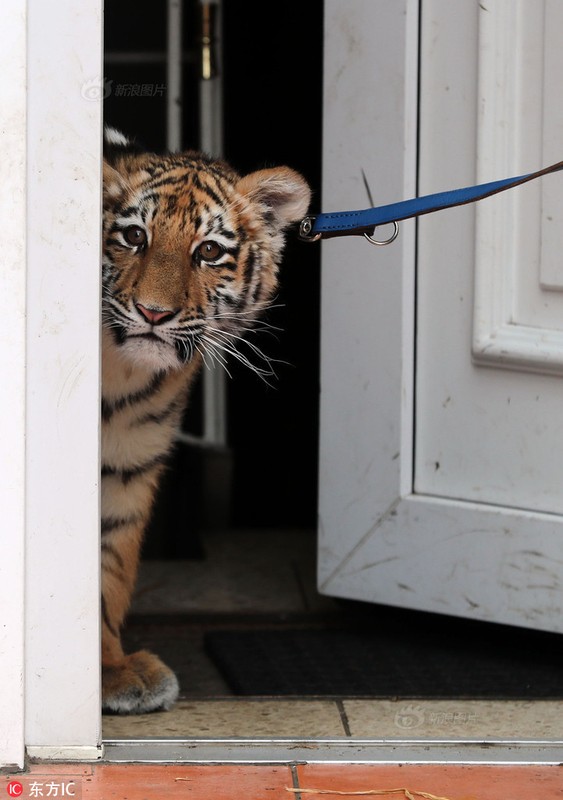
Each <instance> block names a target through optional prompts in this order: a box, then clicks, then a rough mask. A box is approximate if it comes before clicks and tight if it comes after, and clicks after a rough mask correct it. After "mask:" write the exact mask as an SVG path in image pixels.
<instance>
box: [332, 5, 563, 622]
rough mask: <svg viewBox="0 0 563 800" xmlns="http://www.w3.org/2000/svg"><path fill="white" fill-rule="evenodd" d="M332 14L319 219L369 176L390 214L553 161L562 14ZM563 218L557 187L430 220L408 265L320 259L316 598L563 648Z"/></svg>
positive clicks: (550, 183) (409, 8) (492, 9)
mask: <svg viewBox="0 0 563 800" xmlns="http://www.w3.org/2000/svg"><path fill="white" fill-rule="evenodd" d="M327 5H328V8H327V50H326V62H327V68H326V77H325V81H326V83H325V101H327V100H328V101H329V102H328V103H327V105H326V108H327V118H326V133H325V137H326V138H325V154H324V158H325V162H324V163H325V197H324V206H325V208H326V210H331V209H332V210H335V209H337V208H341V209H344V208H362V207H365V206H366V205H367V203H366V202H365V200H366V198H365V197H364V198H362V197H361V194H360V187H361V181H360V180H359V179H358V174H359V170H360V167H363V169H364V171H365V172H366V175H367V177H368V179H369V180H370V182H371V183H372V191H373V193H374V201H375V202H376V203H378V202H379V203H386V202H394V201H395V200H398V199H402V198H403V197H405V198H406V197H410V196H412V195H413V194H414V193H415V191H418V193H419V194H426V193H429V192H433V191H440V190H443V189H448V188H455V187H458V186H464V185H470V184H473V183H476V182H481V181H486V180H493V179H496V178H500V177H507V176H509V175H517V174H521V173H523V172H528V171H532V170H533V169H536V168H539V167H540V166H542V165H544V164H545V165H547V164H549V163H551V162H553V161H557V160H560V159H561V158H562V156H563V103H562V100H561V93H560V91H558V80H559V76H560V74H561V66H562V65H561V54H560V48H558V41H559V40H560V34H561V31H563V9H561V7H560V3H558V2H557V0H545V1H544V2H530V0H518V1H517V0H495V2H494V3H487V2H484V3H473V2H460V3H455V4H454V3H451V2H449V0H425V2H424V4H422V11H421V12H420V15H421V18H420V20H418V3H417V2H416V1H415V0H413V1H412V2H409V0H404V2H401V3H395V2H392V1H391V0H390V1H389V2H380V3H376V4H370V3H362V2H354V3H353V4H346V19H345V20H344V14H343V13H341V12H340V11H339V8H338V4H337V3H336V2H329V3H328V4H327ZM370 14H371V17H370ZM339 17H341V18H340V19H339ZM418 23H420V71H419V74H418V75H417V62H416V44H417V38H416V33H417V30H418ZM354 71H357V74H356V75H353V74H352V73H354ZM418 81H420V95H419V98H420V99H419V102H420V105H419V107H418V120H419V130H418V137H419V138H418V166H417V168H415V166H414V161H415V155H416V153H417V149H416V147H417V143H416V137H415V135H414V132H413V127H414V126H415V124H416V121H417V106H416V100H415V97H416V87H417V84H418ZM416 172H418V187H416V186H415V173H416ZM354 183H355V184H356V185H355V186H354ZM562 216H563V181H562V179H561V176H560V175H559V176H552V177H550V178H546V179H543V181H542V182H539V181H538V182H535V183H533V184H530V185H528V186H526V187H521V188H519V189H516V190H512V191H511V192H509V193H507V194H505V195H501V196H499V197H496V198H491V199H489V200H486V201H482V202H481V203H480V204H479V205H478V206H477V207H474V206H466V207H462V208H459V209H456V210H452V211H447V212H441V213H439V214H435V215H431V216H429V217H424V218H422V219H421V220H420V221H419V223H418V233H417V236H416V259H415V247H414V241H415V225H414V223H412V222H411V223H406V224H404V225H403V226H402V238H401V239H400V241H398V242H397V243H395V244H394V245H391V246H390V247H388V248H385V250H384V251H383V252H381V251H380V250H376V249H375V248H370V246H369V245H368V244H367V243H364V242H362V241H361V240H358V241H352V240H341V241H340V240H339V241H334V240H331V241H328V242H327V243H325V244H324V245H323V247H324V252H323V340H322V382H321V383H322V400H321V472H320V529H319V584H320V588H321V591H323V592H324V593H326V594H329V595H334V596H340V597H349V598H356V599H361V600H367V601H371V602H377V603H383V604H390V605H396V606H402V607H407V608H416V609H424V610H430V611H437V612H442V613H448V614H454V615H460V616H465V617H472V618H476V619H483V620H493V621H497V622H505V623H511V624H517V625H523V626H529V627H534V628H540V629H546V630H554V631H562V630H563V614H562V613H561V612H562V610H563V458H562V454H563V407H562V403H561V400H562V398H563V391H562V383H561V376H562V374H563V295H562V294H561V290H562V289H563V261H562V259H561V253H563V247H562V245H563V241H562V240H561V239H562V234H563V229H562V226H561V221H562V219H561V218H562ZM415 262H416V263H415ZM415 271H416V283H415ZM415 285H416V292H415Z"/></svg>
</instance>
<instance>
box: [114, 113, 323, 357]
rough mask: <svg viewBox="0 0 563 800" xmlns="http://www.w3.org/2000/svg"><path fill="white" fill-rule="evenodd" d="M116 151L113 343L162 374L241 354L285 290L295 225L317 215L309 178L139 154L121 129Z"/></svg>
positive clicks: (193, 157) (283, 170) (189, 156)
mask: <svg viewBox="0 0 563 800" xmlns="http://www.w3.org/2000/svg"><path fill="white" fill-rule="evenodd" d="M106 145H107V147H106V157H105V160H104V243H103V250H104V253H103V281H102V285H103V325H104V327H105V328H106V330H107V331H108V332H109V333H110V335H111V339H112V341H113V344H114V345H115V346H116V347H117V348H118V349H119V352H120V353H121V354H122V355H123V356H124V357H125V358H126V359H127V360H129V361H131V362H132V363H135V364H138V365H140V366H144V367H147V368H149V369H154V370H162V369H175V368H180V367H182V366H183V365H184V364H186V363H188V362H190V361H191V360H192V359H193V358H194V356H196V355H197V354H198V353H199V354H201V355H203V357H204V358H205V354H206V353H208V354H209V355H210V356H211V357H212V358H213V356H217V357H218V358H219V355H220V354H222V353H225V352H229V351H232V350H233V349H235V350H236V346H235V338H236V337H237V336H239V334H240V332H241V331H243V330H244V329H245V328H247V327H249V326H250V324H251V323H252V320H253V319H254V317H255V316H256V315H257V314H258V313H259V312H260V311H261V310H262V309H264V307H265V306H266V305H267V303H268V301H269V300H270V298H271V296H272V293H273V292H274V290H275V288H276V274H277V264H278V262H279V259H280V256H281V252H282V249H283V244H284V230H285V228H286V227H287V226H288V225H289V224H290V223H292V222H294V221H296V220H298V219H300V218H301V217H303V216H304V215H305V214H306V212H307V207H308V204H309V197H310V192H309V188H308V186H307V184H306V183H305V181H304V179H303V178H302V177H301V176H300V175H299V174H298V173H296V172H294V171H293V170H291V169H289V168H288V167H280V168H276V169H266V170H261V171H259V172H254V173H252V174H250V175H247V176H245V177H242V178H241V177H239V176H238V175H237V174H236V173H235V172H234V171H233V170H232V169H231V168H230V167H229V166H227V165H226V164H225V163H223V162H220V161H214V160H211V159H208V158H207V157H205V156H203V155H201V154H199V153H194V152H187V153H181V154H177V155H168V156H157V155H154V154H151V153H139V152H137V151H136V150H135V148H134V146H133V145H131V143H130V142H129V141H128V140H127V139H126V138H125V137H124V136H122V135H121V134H119V133H117V132H116V131H113V130H111V129H110V130H106ZM221 357H222V356H221ZM219 360H221V358H219Z"/></svg>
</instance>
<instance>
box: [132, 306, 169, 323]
mask: <svg viewBox="0 0 563 800" xmlns="http://www.w3.org/2000/svg"><path fill="white" fill-rule="evenodd" d="M135 308H136V309H137V311H138V312H139V314H140V315H141V316H142V317H144V318H145V319H146V321H147V322H150V324H151V325H162V323H163V322H167V321H168V320H169V319H172V317H175V316H176V314H177V313H178V312H177V311H170V310H168V309H162V308H147V307H146V306H144V305H143V304H142V303H135Z"/></svg>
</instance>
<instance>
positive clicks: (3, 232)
mask: <svg viewBox="0 0 563 800" xmlns="http://www.w3.org/2000/svg"><path fill="white" fill-rule="evenodd" d="M25 5H26V3H25V0H4V4H3V7H2V25H1V26H0V52H1V53H2V56H3V68H2V69H1V70H0V152H1V153H2V158H1V159H0V185H1V187H2V189H1V191H0V241H1V242H2V256H3V258H2V269H1V270H0V296H1V297H2V298H3V307H4V313H5V317H4V324H3V325H2V335H1V336H0V364H1V365H2V376H3V381H2V383H3V386H2V413H1V414H0V508H1V509H2V522H1V532H0V675H1V676H2V679H1V680H0V766H2V765H8V764H9V765H14V764H15V765H18V766H21V765H22V764H23V757H24V750H23V742H24V732H23V666H24V665H23V657H24V641H23V637H24V622H23V620H24V609H23V587H24V573H23V570H24V457H25V452H24V445H25V418H24V409H25V109H26V94H25V77H26V76H25V45H26V28H25V23H26V15H25ZM8 65H9V68H6V66H8Z"/></svg>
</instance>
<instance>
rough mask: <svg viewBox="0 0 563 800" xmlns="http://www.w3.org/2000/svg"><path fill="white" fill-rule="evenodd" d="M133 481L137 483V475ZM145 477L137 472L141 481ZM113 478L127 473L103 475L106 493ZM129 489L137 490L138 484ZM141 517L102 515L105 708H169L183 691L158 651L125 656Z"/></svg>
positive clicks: (140, 710) (143, 521) (143, 522)
mask: <svg viewBox="0 0 563 800" xmlns="http://www.w3.org/2000/svg"><path fill="white" fill-rule="evenodd" d="M143 477H145V478H146V476H143ZM130 480H131V482H132V483H133V484H134V482H135V479H134V478H132V479H130ZM141 480H142V477H141V476H139V477H138V478H137V481H141ZM115 481H123V476H115V475H111V476H107V475H106V476H104V478H103V483H104V484H105V486H104V489H105V491H106V493H111V490H112V488H113V489H114V491H115V487H112V486H111V483H113V482H115ZM154 482H155V483H156V476H154ZM108 483H109V484H110V486H108ZM127 488H128V489H129V490H131V489H132V490H133V491H134V489H135V486H134V485H133V486H130V487H127ZM143 517H144V518H139V516H137V515H131V516H130V517H129V518H127V517H125V518H115V517H109V516H106V517H104V516H103V515H102V708H103V710H104V711H106V712H110V713H111V712H114V713H127V714H142V713H146V712H149V711H155V710H157V709H167V708H170V706H171V705H172V704H173V703H174V701H175V700H176V699H177V697H178V692H179V687H178V681H177V679H176V676H175V675H174V673H173V672H172V670H170V669H169V668H168V667H167V666H166V665H165V664H163V662H162V661H161V660H160V659H159V658H158V657H157V656H155V655H154V654H153V653H150V652H148V651H147V650H140V651H138V652H135V653H131V654H129V655H126V654H125V653H124V651H123V647H122V644H121V633H120V629H121V626H122V624H123V620H124V618H125V615H126V613H127V610H128V608H129V604H130V601H131V595H132V593H133V589H134V586H135V580H136V577H137V569H138V563H139V551H140V546H141V542H142V538H143V532H144V529H145V527H146V524H147V522H148V513H147V514H146V515H143Z"/></svg>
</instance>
